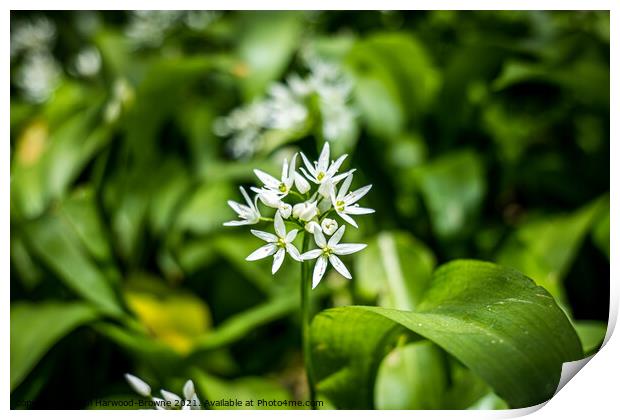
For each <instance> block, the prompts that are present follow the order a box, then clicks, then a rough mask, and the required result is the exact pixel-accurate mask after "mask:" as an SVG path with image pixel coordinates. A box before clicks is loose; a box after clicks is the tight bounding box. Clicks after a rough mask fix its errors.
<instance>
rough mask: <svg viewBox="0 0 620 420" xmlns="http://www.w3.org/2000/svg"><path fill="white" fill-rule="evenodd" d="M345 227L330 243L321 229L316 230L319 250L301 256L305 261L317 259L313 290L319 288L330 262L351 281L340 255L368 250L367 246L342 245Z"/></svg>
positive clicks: (315, 239)
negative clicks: (341, 240)
mask: <svg viewBox="0 0 620 420" xmlns="http://www.w3.org/2000/svg"><path fill="white" fill-rule="evenodd" d="M344 231H345V226H344V225H343V226H340V228H339V229H338V230H337V231H336V233H334V235H333V236H332V237H331V238H329V241H328V240H326V239H325V236H324V235H323V232H321V229H315V230H314V242H315V243H316V245H317V246H318V248H317V249H313V250H311V251H308V252H305V253H303V254H302V255H301V258H302V259H304V260H313V259H316V265H315V266H314V271H313V273H312V288H313V289H314V288H315V287H316V286H318V284H319V282H320V281H321V279H322V278H323V275H324V274H325V270H326V269H327V263H328V262H329V263H330V264H331V265H332V266H333V267H334V268H335V269H336V271H338V272H339V273H340V274H342V275H343V276H344V277H346V278H348V279H350V278H351V273H349V270H348V269H347V267H346V266H345V265H344V263H343V262H342V261H341V260H340V258H338V255H349V254H353V253H355V252H358V251H361V250H362V249H364V248H366V246H367V245H366V244H341V243H339V242H340V239H342V235H344Z"/></svg>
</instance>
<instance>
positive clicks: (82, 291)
mask: <svg viewBox="0 0 620 420" xmlns="http://www.w3.org/2000/svg"><path fill="white" fill-rule="evenodd" d="M67 223H68V222H67V221H66V220H64V219H63V218H62V217H61V215H60V214H58V213H55V212H50V213H49V214H47V215H46V216H45V217H42V218H39V219H37V220H36V221H33V222H29V223H28V224H26V225H24V227H23V229H24V233H25V235H26V237H27V238H28V240H27V243H28V245H29V247H30V248H31V250H32V252H33V254H34V255H36V256H37V257H38V258H40V259H41V260H42V261H43V263H44V264H45V265H47V266H48V267H49V268H50V269H51V270H52V271H53V272H54V273H55V274H56V275H57V276H58V277H59V278H60V280H62V281H63V282H64V283H65V284H66V285H67V287H69V288H70V289H71V290H73V291H74V292H75V293H76V294H77V295H79V296H81V297H83V298H84V299H86V300H87V301H90V302H91V303H92V304H93V305H95V306H96V307H97V308H99V309H100V310H101V311H103V312H105V313H106V314H108V315H112V316H121V315H122V314H123V310H122V309H121V306H120V303H119V300H118V297H117V295H116V293H115V291H114V288H113V281H114V279H111V278H109V276H106V275H105V274H104V273H103V272H102V271H101V270H100V269H99V268H98V267H97V265H96V264H95V263H94V261H93V260H92V259H91V258H90V257H89V256H88V255H87V253H86V251H85V250H84V248H83V247H82V246H81V244H80V242H79V239H78V238H77V237H76V235H75V234H74V233H73V232H72V227H71V226H70V225H68V224H67Z"/></svg>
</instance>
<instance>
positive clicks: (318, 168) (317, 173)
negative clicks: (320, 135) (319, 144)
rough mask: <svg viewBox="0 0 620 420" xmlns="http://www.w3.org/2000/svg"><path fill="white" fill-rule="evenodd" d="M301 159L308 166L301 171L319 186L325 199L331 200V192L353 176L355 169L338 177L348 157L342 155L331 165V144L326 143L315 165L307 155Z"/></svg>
mask: <svg viewBox="0 0 620 420" xmlns="http://www.w3.org/2000/svg"><path fill="white" fill-rule="evenodd" d="M301 158H302V159H303V161H304V165H306V169H307V170H308V172H306V169H304V168H300V171H301V172H303V174H304V175H305V176H306V178H308V179H309V180H310V181H312V182H314V183H315V184H318V185H319V191H318V192H319V194H321V195H322V196H323V197H325V198H329V194H330V191H331V190H332V189H333V188H332V187H333V186H335V185H336V184H337V183H338V182H339V181H341V180H342V179H344V178H345V177H347V176H348V175H349V174H351V173H352V172H353V171H354V169H352V170H351V171H349V172H346V173H344V174H339V175H336V173H337V172H338V169H340V166H341V165H342V162H344V160H345V159H346V158H347V155H346V154H345V155H342V156H340V157H339V158H338V159H336V160H335V161H332V162H331V164H330V162H329V143H328V142H325V144H324V145H323V150H321V154H320V155H319V160H318V161H315V162H314V164H311V163H310V161H309V160H308V158H307V157H306V155H304V154H303V153H301Z"/></svg>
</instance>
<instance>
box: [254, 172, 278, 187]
mask: <svg viewBox="0 0 620 420" xmlns="http://www.w3.org/2000/svg"><path fill="white" fill-rule="evenodd" d="M254 173H255V174H256V176H257V177H258V179H260V180H261V182H262V183H263V184H265V185H266V186H267V187H269V188H278V187H279V186H280V181H278V180H277V179H276V178H274V177H273V176H271V175H269V174H268V173H267V172H263V171H261V170H260V169H254Z"/></svg>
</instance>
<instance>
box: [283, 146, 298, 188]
mask: <svg viewBox="0 0 620 420" xmlns="http://www.w3.org/2000/svg"><path fill="white" fill-rule="evenodd" d="M296 166H297V153H295V154H294V155H293V157H292V158H291V164H290V165H289V167H288V172H287V174H286V184H287V185H289V184H290V185H293V181H294V180H295V174H296V172H295V167H296ZM282 180H283V181H284V178H282ZM290 185H289V187H290Z"/></svg>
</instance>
